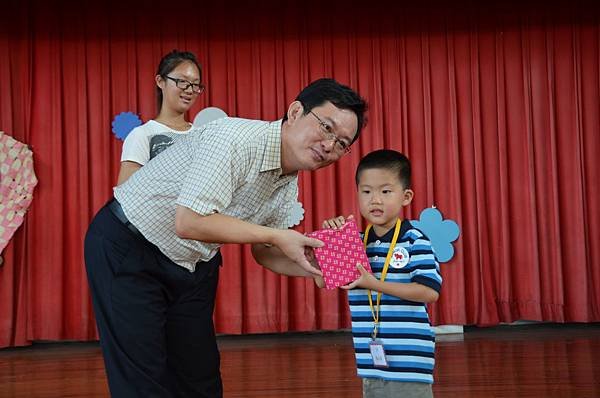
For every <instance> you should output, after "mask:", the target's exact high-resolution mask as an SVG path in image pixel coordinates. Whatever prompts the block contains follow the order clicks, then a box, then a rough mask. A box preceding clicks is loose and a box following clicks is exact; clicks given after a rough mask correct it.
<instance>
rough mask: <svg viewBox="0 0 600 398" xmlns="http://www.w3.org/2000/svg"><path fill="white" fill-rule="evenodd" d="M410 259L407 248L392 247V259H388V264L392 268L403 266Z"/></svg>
mask: <svg viewBox="0 0 600 398" xmlns="http://www.w3.org/2000/svg"><path fill="white" fill-rule="evenodd" d="M409 260H410V256H409V255H408V250H406V249H405V248H403V247H398V248H395V249H394V252H393V253H392V260H391V261H390V265H391V266H392V268H396V269H399V268H404V267H405V266H406V264H408V261H409Z"/></svg>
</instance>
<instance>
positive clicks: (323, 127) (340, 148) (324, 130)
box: [308, 111, 350, 155]
mask: <svg viewBox="0 0 600 398" xmlns="http://www.w3.org/2000/svg"><path fill="white" fill-rule="evenodd" d="M308 113H310V114H311V115H313V116H314V117H315V118H316V119H317V121H318V122H319V126H320V128H319V132H320V133H321V136H322V137H323V139H324V140H327V141H333V142H334V145H333V149H334V151H335V152H336V153H337V154H338V155H345V154H347V153H350V144H349V143H348V142H345V141H343V140H341V139H340V138H338V136H337V135H336V134H335V133H334V132H333V131H332V130H333V128H332V127H331V126H330V125H328V124H327V123H325V122H324V121H323V120H321V118H320V117H319V116H317V114H316V113H314V112H313V111H308Z"/></svg>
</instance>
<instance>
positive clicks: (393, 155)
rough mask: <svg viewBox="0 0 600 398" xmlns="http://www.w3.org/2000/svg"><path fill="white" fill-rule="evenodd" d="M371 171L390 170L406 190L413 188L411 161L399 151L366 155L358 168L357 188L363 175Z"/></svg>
mask: <svg viewBox="0 0 600 398" xmlns="http://www.w3.org/2000/svg"><path fill="white" fill-rule="evenodd" d="M369 169H385V170H390V171H392V172H394V173H396V174H397V175H398V180H399V181H400V183H401V184H402V186H403V187H404V189H409V188H410V187H411V170H410V160H408V158H407V157H406V156H404V155H403V154H402V153H400V152H398V151H394V150H391V149H379V150H377V151H373V152H370V153H368V154H367V155H365V156H364V157H363V158H362V159H361V160H360V162H359V163H358V167H357V168H356V176H355V180H356V185H357V186H358V183H359V181H360V175H361V173H362V172H363V171H365V170H369Z"/></svg>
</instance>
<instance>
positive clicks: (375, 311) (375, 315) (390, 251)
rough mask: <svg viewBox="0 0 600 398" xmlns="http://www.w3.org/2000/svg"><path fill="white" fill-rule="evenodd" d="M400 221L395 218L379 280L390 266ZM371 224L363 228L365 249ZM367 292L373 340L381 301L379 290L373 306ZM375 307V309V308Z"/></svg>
mask: <svg viewBox="0 0 600 398" xmlns="http://www.w3.org/2000/svg"><path fill="white" fill-rule="evenodd" d="M401 224H402V221H401V220H400V219H398V220H396V229H395V230H394V237H393V238H392V241H391V242H390V248H389V249H388V254H387V257H386V258H385V263H384V264H383V271H381V281H382V282H383V281H385V277H386V275H387V271H388V268H389V266H390V260H391V259H392V254H393V253H394V247H395V246H396V241H397V240H398V234H399V233H400V225H401ZM371 227H372V225H371V224H369V225H368V226H367V229H366V230H365V236H364V238H363V244H364V245H365V250H366V248H367V238H368V237H369V231H370V230H371ZM367 292H368V293H369V306H370V307H371V315H373V334H372V335H371V337H372V338H373V340H375V338H376V337H377V327H378V325H379V303H380V302H381V292H377V306H376V307H374V306H373V299H372V298H371V291H370V290H367ZM375 308H376V309H375Z"/></svg>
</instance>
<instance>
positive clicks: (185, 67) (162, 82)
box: [156, 61, 201, 113]
mask: <svg viewBox="0 0 600 398" xmlns="http://www.w3.org/2000/svg"><path fill="white" fill-rule="evenodd" d="M156 84H157V85H158V87H160V88H161V90H162V92H163V100H162V108H161V109H162V110H163V111H164V110H169V111H172V112H176V113H184V112H187V111H188V110H189V109H190V107H191V106H192V105H194V102H196V99H197V98H198V95H200V93H199V92H198V90H199V87H201V86H200V84H201V82H200V71H199V70H198V67H197V66H196V65H194V64H193V63H192V62H189V61H183V62H181V63H180V64H179V65H177V67H176V68H175V69H173V70H172V71H171V72H169V73H167V74H166V76H164V77H162V76H156Z"/></svg>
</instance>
